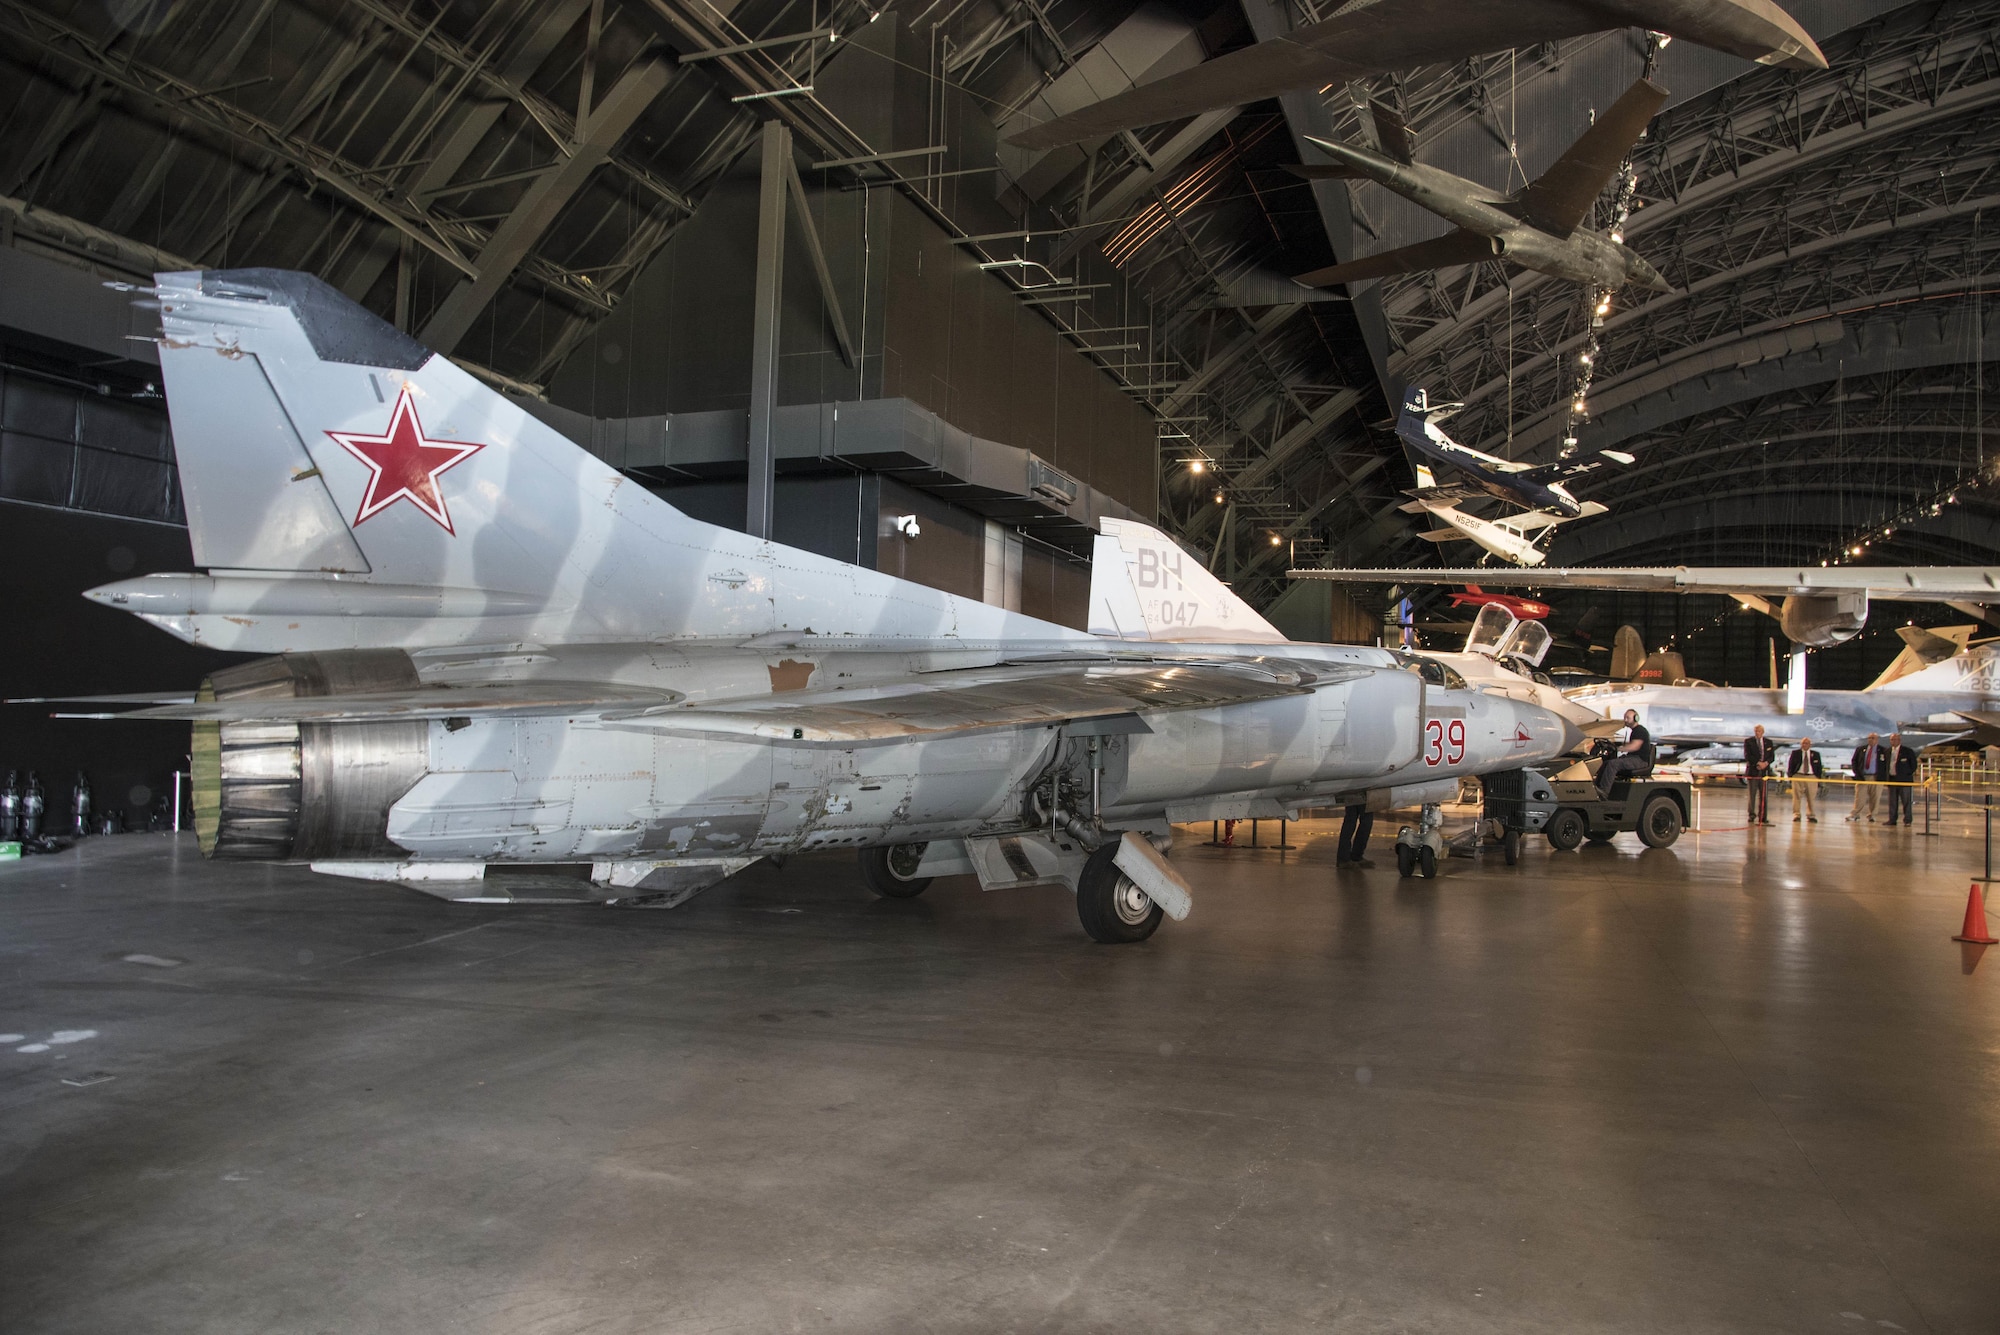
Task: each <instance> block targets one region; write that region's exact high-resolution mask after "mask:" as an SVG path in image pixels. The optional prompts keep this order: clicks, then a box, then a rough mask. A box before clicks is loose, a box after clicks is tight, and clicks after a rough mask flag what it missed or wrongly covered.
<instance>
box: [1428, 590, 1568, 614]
mask: <svg viewBox="0 0 2000 1335" xmlns="http://www.w3.org/2000/svg"><path fill="white" fill-rule="evenodd" d="M1488 603H1498V604H1499V605H1500V606H1502V607H1504V608H1506V609H1507V610H1508V611H1509V612H1512V613H1513V614H1514V615H1515V616H1516V617H1517V618H1519V619H1520V620H1522V621H1542V620H1546V619H1547V617H1548V615H1549V611H1550V608H1549V605H1548V604H1547V603H1543V602H1537V601H1535V600H1534V599H1533V598H1520V597H1516V596H1515V595H1513V594H1511V593H1487V592H1486V591H1484V590H1483V589H1481V588H1480V587H1479V586H1478V585H1477V584H1468V585H1466V586H1465V591H1464V592H1463V593H1461V592H1458V591H1456V590H1454V591H1453V592H1452V595H1451V605H1452V606H1453V607H1484V606H1486V605H1487V604H1488Z"/></svg>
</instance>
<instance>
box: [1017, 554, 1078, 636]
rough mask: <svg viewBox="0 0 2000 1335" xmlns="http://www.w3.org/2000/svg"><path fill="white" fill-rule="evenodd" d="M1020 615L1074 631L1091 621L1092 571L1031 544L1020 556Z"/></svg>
mask: <svg viewBox="0 0 2000 1335" xmlns="http://www.w3.org/2000/svg"><path fill="white" fill-rule="evenodd" d="M1021 611H1022V613H1023V614H1024V615H1027V616H1031V617H1040V618H1041V619H1042V620H1044V621H1053V622H1055V623H1056V624H1057V625H1059V626H1068V627H1070V628H1072V629H1074V630H1083V629H1085V628H1086V622H1087V621H1088V620H1089V617H1090V567H1089V566H1087V565H1084V564H1081V563H1080V562H1077V561H1072V560H1068V559H1066V558H1064V557H1063V556H1061V555H1058V554H1057V553H1055V552H1051V551H1049V550H1048V549H1047V548H1044V547H1038V546H1035V545H1034V544H1032V543H1030V544H1028V545H1027V546H1026V547H1025V548H1024V549H1023V550H1022V552H1021Z"/></svg>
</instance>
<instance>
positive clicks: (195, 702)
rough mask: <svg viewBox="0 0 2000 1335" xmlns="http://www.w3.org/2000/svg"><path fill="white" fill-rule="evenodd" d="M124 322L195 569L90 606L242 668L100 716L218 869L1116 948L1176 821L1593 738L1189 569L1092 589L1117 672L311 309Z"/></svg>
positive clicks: (1365, 788) (1137, 926)
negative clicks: (1108, 624)
mask: <svg viewBox="0 0 2000 1335" xmlns="http://www.w3.org/2000/svg"><path fill="white" fill-rule="evenodd" d="M140 295H141V296H143V297H146V298H149V299H150V300H149V303H148V304H150V305H153V306H156V308H157V310H158V311H159V313H160V319H161V324H162V336H161V338H160V339H159V348H160V358H161V363H162V366H163V369H164V372H165V376H166V385H167V401H168V410H169V413H170V414H171V417H172V424H173V430H174V439H175V442H176V447H177V455H178V460H177V462H178V467H179V470H180V478H181V485H182V491H183V494H184V496H185V500H186V507H187V514H188V527H189V534H190V537H191V540H192V545H193V551H194V559H195V564H196V565H197V566H198V567H200V568H201V573H196V574H156V575H150V576H146V577H143V578H134V579H125V580H119V581H117V582H115V583H112V584H107V585H104V586H102V587H99V588H96V589H93V590H91V591H90V593H89V594H88V596H89V597H90V598H91V599H93V600H94V601H96V602H98V603H100V604H103V605H105V606H108V607H113V608H119V609H122V610H125V611H128V612H131V613H133V614H134V615H137V616H139V617H141V618H143V619H144V620H146V621H147V622H149V623H151V624H152V625H155V626H157V627H159V628H161V629H162V630H165V631H167V632H168V633H170V634H172V635H175V636H176V637H178V638H180V639H183V640H186V641H189V642H191V643H195V644H202V645H207V646H211V647H214V648H217V649H225V650H234V651H238V652H246V653H254V654H260V655H266V656H265V657H261V658H258V659H256V660H254V661H252V662H249V663H245V664H242V665H239V666H235V667H231V668H227V669H224V670H222V671H218V672H216V673H215V674H213V675H212V676H211V677H209V678H208V679H207V680H206V681H204V682H203V683H202V684H201V686H200V688H199V690H197V691H195V692H192V693H181V694H170V695H168V696H165V697H161V696H157V695H144V694H142V695H140V696H137V697H134V696H120V697H110V698H100V699H98V700H96V701H94V702H92V703H93V704H94V705H96V706H97V708H96V709H95V710H94V711H93V712H95V713H97V714H103V713H109V712H111V709H110V707H113V706H120V705H139V706H142V707H140V708H137V709H134V710H132V711H131V713H129V714H126V715H120V716H121V717H137V718H154V719H187V720H192V721H193V723H194V725H195V726H194V741H193V754H194V760H193V764H194V797H195V827H196V834H197V837H198V839H199V842H200V846H201V849H202V851H203V852H204V853H205V854H207V855H208V856H210V857H217V858H244V859H263V860H281V861H283V860H288V861H304V862H309V863H310V864H311V866H312V867H313V869H314V870H316V871H321V872H326V873H332V874H336V875H343V876H351V877H361V878H365V879H371V880H379V881H391V882H401V883H405V884H408V885H411V886H414V887H416V888H419V889H424V890H428V891H430V892H432V893H434V894H437V895H440V896H442V897H445V898H448V899H458V900H471V901H476V902H493V901H496V900H506V899H509V898H512V897H516V896H517V895H519V894H520V893H523V892H522V891H520V890H519V889H518V887H522V886H528V885H535V886H540V885H541V883H540V882H534V881H527V880H519V879H516V880H512V881H510V880H509V879H508V878H507V877H506V876H504V875H489V874H488V872H489V869H491V868H494V867H499V868H500V869H501V871H503V872H504V871H507V870H509V869H510V868H511V869H515V870H518V869H520V868H527V869H529V870H534V869H536V868H548V867H549V866H550V865H551V864H567V866H568V867H570V868H574V869H576V870H577V871H578V872H580V873H582V874H585V875H587V876H588V877H589V879H588V881H583V880H581V879H580V878H579V880H577V881H575V882H560V883H561V884H566V885H569V884H573V885H576V886H578V887H579V888H578V889H577V890H576V891H575V894H576V895H577V896H579V897H582V898H588V899H596V900H599V901H604V902H615V903H636V904H646V905H654V906H662V907H666V906H671V905H672V904H675V903H678V902H680V901H681V900H682V899H685V898H686V897H687V896H689V895H691V894H694V893H697V892H698V891H700V890H702V889H704V888H706V887H707V886H710V885H713V884H715V883H716V882H718V881H720V880H722V879H723V878H725V877H727V876H729V875H731V874H733V873H735V872H737V871H740V870H741V869H742V868H744V867H746V866H748V865H750V864H751V863H752V862H754V861H756V860H757V859H759V858H762V857H765V856H769V855H773V854H789V853H795V852H801V851H804V850H810V849H825V848H854V849H857V850H859V851H860V855H861V858H862V866H863V871H864V874H865V876H866V877H867V879H868V881H869V884H870V885H871V886H872V887H873V888H874V889H875V890H876V891H877V892H878V893H881V894H884V895H888V896H894V897H907V896H910V895H914V894H917V893H920V892H921V891H922V890H923V889H924V887H925V886H926V885H927V884H928V882H929V880H930V879H931V878H932V877H934V876H937V875H946V874H965V873H970V874H974V875H976V876H977V877H978V878H979V880H980V883H981V884H982V885H983V886H985V887H986V888H989V889H993V888H999V887H1002V886H1017V885H1033V884H1050V883H1054V884H1062V885H1064V886H1067V887H1068V888H1069V889H1071V890H1072V891H1074V892H1075V894H1076V897H1077V901H1076V902H1077V911H1078V916H1079V917H1080V918H1081V920H1082V922H1083V925H1084V928H1085V929H1086V931H1088V932H1089V933H1090V935H1091V936H1093V937H1095V938H1096V939H1097V940H1100V941H1107V942H1116V941H1137V940H1141V939H1144V938H1145V937H1146V936H1148V935H1150V934H1151V933H1152V932H1153V930H1154V929H1155V927H1156V926H1157V925H1158V923H1159V921H1160V918H1161V916H1162V914H1163V913H1164V914H1167V915H1171V916H1173V917H1175V918H1177V919H1178V918H1183V917H1185V916H1186V915H1187V914H1188V912H1189V911H1190V910H1191V908H1192V905H1193V896H1192V894H1191V892H1190V890H1189V887H1188V885H1187V883H1186V881H1185V879H1184V878H1182V877H1181V876H1180V874H1179V873H1178V872H1177V871H1176V870H1175V869H1174V868H1173V866H1172V865H1171V864H1170V863H1169V862H1168V861H1167V860H1166V858H1165V856H1164V854H1163V852H1162V851H1161V850H1162V847H1163V846H1164V845H1166V844H1168V843H1169V842H1170V839H1171V829H1170V826H1171V823H1173V822H1177V821H1193V820H1207V819H1211V818H1214V817H1220V816H1240V815H1277V814H1280V813H1283V812H1288V811H1293V810H1296V809H1297V808H1299V807H1301V806H1304V805H1309V804H1311V805H1316V804H1320V803H1323V802H1326V801H1329V800H1338V798H1339V796H1340V795H1342V794H1346V793H1350V792H1362V793H1367V792H1371V791H1374V790H1377V789H1381V790H1394V789H1399V788H1407V787H1410V786H1413V785H1421V784H1427V783H1429V784H1434V783H1437V782H1440V781H1447V780H1454V779H1455V778H1456V777H1457V776H1459V775H1462V774H1476V773H1479V772H1481V771H1484V770H1490V769H1497V768H1513V767H1517V766H1519V765H1522V764H1525V763H1529V762H1532V761H1536V760H1542V759H1547V758H1550V757H1552V756H1555V755H1559V754H1561V753H1562V752H1563V751H1565V750H1567V749H1568V747H1569V745H1570V744H1571V742H1572V741H1574V740H1575V739H1576V738H1577V736H1578V732H1577V729H1576V728H1575V726H1574V725H1572V724H1570V723H1567V722H1566V721H1565V720H1564V719H1562V718H1560V717H1558V716H1557V715H1555V714H1553V713H1551V712H1549V711H1548V710H1546V709H1542V708H1540V707H1538V706H1536V705H1533V704H1528V703H1524V702H1521V701H1518V700H1514V699H1510V698H1507V697H1505V696H1501V695H1498V694H1494V693H1489V692H1481V691H1478V690H1474V689H1470V688H1468V687H1466V686H1464V685H1463V684H1462V683H1453V682H1451V681H1449V680H1443V681H1439V680H1432V679H1429V678H1427V677H1425V676H1423V675H1420V674H1419V673H1416V672H1413V671H1410V670H1407V665H1406V664H1404V663H1402V662H1401V661H1400V660H1399V659H1398V658H1397V656H1395V655H1393V654H1391V653H1388V652H1387V651H1384V650H1380V649H1374V648H1367V647H1358V646H1326V645H1301V644H1292V643H1289V642H1287V641H1286V640H1285V638H1284V636H1282V635H1281V634H1279V633H1278V632H1277V631H1276V630H1275V629H1274V628H1272V627H1271V626H1270V625H1269V624H1268V623H1267V622H1265V621H1264V620H1263V618H1261V617H1259V616H1258V615H1257V614H1256V613H1255V612H1254V611H1252V610H1251V609H1250V608H1249V607H1248V606H1247V605H1245V604H1243V603H1242V602H1241V601H1240V600H1238V599H1236V598H1235V596H1234V595H1233V594H1229V593H1228V591H1227V590H1226V589H1220V588H1219V586H1215V585H1214V584H1213V582H1212V581H1211V580H1207V579H1206V572H1205V571H1200V570H1198V569H1197V568H1196V567H1194V566H1193V565H1192V563H1166V562H1156V563H1155V564H1153V565H1152V566H1150V567H1143V568H1142V570H1141V572H1140V576H1141V577H1140V578H1139V579H1138V580H1137V582H1136V583H1135V582H1134V580H1133V577H1132V576H1131V575H1130V574H1128V571H1127V568H1126V566H1125V565H1124V563H1122V562H1118V563H1109V564H1107V566H1106V568H1105V569H1104V570H1102V571H1100V572H1098V573H1097V575H1096V576H1095V577H1094V579H1093V586H1094V587H1093V594H1092V601H1093V605H1095V604H1097V603H1098V601H1099V599H1100V593H1101V596H1102V600H1103V602H1104V604H1105V605H1106V606H1111V605H1113V602H1114V600H1116V605H1117V606H1119V607H1121V608H1124V609H1126V610H1127V611H1128V612H1129V610H1130V608H1131V606H1132V604H1133V603H1135V602H1137V601H1138V600H1139V599H1140V598H1141V597H1144V598H1149V599H1152V600H1154V602H1155V603H1156V604H1160V605H1164V606H1165V607H1166V608H1167V611H1166V612H1165V613H1164V615H1165V616H1166V617H1167V618H1168V619H1169V620H1170V621H1171V622H1172V623H1173V624H1175V625H1178V626H1179V627H1181V629H1182V631H1183V634H1182V635H1181V636H1180V637H1179V638H1177V639H1174V640H1162V639H1156V638H1152V637H1150V636H1149V635H1148V633H1147V631H1146V629H1145V626H1144V623H1143V619H1140V618H1129V617H1126V616H1124V615H1122V614H1121V620H1120V627H1121V635H1120V638H1115V639H1114V638H1106V637H1102V636H1097V635H1092V634H1088V633H1086V632H1082V631H1076V630H1071V629H1068V628H1065V627H1063V626H1059V625H1055V624H1052V623H1050V622H1045V621H1040V620H1036V619H1035V618H1032V617H1027V616H1022V615H1020V614H1019V613H1015V612H1009V611H1006V610H1003V609H1001V608H996V607H991V606H988V605H986V604H984V603H980V602H977V601H974V600H971V599H967V598H962V597H958V596H955V595H952V594H948V593H944V592H941V591H939V590H936V589H932V588H929V587H926V586H923V585H919V584H915V583H912V582H909V581H905V580H901V579H896V578H893V577H891V576H889V575H885V574H881V573H878V572H876V571H872V570H867V569H863V568H861V567H858V566H854V565H850V564H846V563H844V562H841V561H837V560H833V559H830V558H827V557H822V556H818V555H815V554H813V553H810V552H805V551H800V550H797V549H795V548H790V547H786V546H784V545H782V544H779V543H776V542H771V541H768V540H764V539H759V538H755V537H751V536H748V535H746V534H743V533H739V532H735V531H732V530H728V529H723V528H718V527H715V526H713V525H709V524H705V523H701V522H698V521H696V520H694V519H692V518H690V517H688V516H687V515H685V514H683V513H682V512H680V511H679V510H677V509H675V508H674V507H673V506H672V505H670V504H668V503H667V502H666V501H664V500H661V499H659V498H658V497H656V496H654V495H652V494H650V493H649V492H647V491H646V490H645V489H644V488H642V487H641V486H639V485H638V484H637V483H635V482H633V481H632V480H631V479H629V478H627V477H625V476H623V475H622V474H620V473H618V472H617V471H616V470H614V469H613V468H611V467H610V466H609V465H607V464H605V463H603V462H602V461H600V460H599V459H597V458H596V457H595V456H593V455H591V454H589V453H588V452H586V451H585V450H583V449H581V448H579V447H578V446H577V445H575V444H573V443H572V442H571V441H569V440H568V439H566V438H565V437H563V436H561V435H560V434H558V433H557V432H556V431H555V430H553V429H552V428H550V427H548V426H546V425H544V424H543V423H542V422H540V421H539V420H537V419H536V418H535V417H533V416H531V415H529V414H528V413H526V412H524V411H523V410H522V409H521V408H520V407H519V406H517V405H516V404H515V403H513V402H511V401H509V400H508V399H506V398H504V397H502V396H501V395H500V394H498V393H496V392H494V391H493V390H491V389H489V388H487V387H486V386H484V385H483V384H481V383H480V382H479V381H477V380H475V379H474V378H473V377H472V376H471V375H469V374H468V373H467V372H465V371H464V370H462V369H460V368H459V367H458V366H456V365H455V364H454V363H452V362H451V361H450V360H449V359H448V358H445V357H443V356H439V355H437V354H435V353H433V352H432V351H431V350H430V349H428V348H426V347H424V346H423V345H422V344H420V343H418V342H417V341H416V340H414V339H412V338H410V337H409V336H407V335H405V334H403V333H401V332H399V331H398V330H396V329H394V328H393V327H391V326H390V325H388V324H386V323H384V322H383V321H381V320H379V319H377V318H376V317H375V316H373V315H372V314H370V313H368V312H367V311H365V310H363V309H362V308H361V307H360V306H358V305H356V304H355V303H353V302H351V301H349V300H348V299H347V298H346V297H345V296H343V295H341V294H340V293H339V292H338V291H336V290H335V289H333V288H331V287H329V286H328V285H326V284H325V283H323V282H321V281H319V280H318V279H316V278H313V277H311V276H309V275H305V274H299V273H291V272H285V271H279V270H270V269H248V270H234V271H221V272H217V271H205V272H188V273H163V274H159V275H157V276H156V278H155V282H154V285H153V286H152V287H151V288H148V289H144V290H143V291H142V292H141V294H140ZM1104 580H1111V581H1114V583H1115V585H1116V586H1122V587H1112V588H1108V589H1104V590H1099V589H1098V588H1097V587H1096V585H1097V584H1098V583H1099V582H1101V581H1104ZM1126 626H1129V627H1130V633H1126V632H1125V630H1124V627H1126ZM510 886H512V887H517V888H514V889H510V888H509V887H510ZM534 893H535V894H537V895H539V894H541V893H544V889H537V890H535V891H534Z"/></svg>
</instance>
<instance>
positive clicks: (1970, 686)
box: [1567, 626, 2000, 760]
mask: <svg viewBox="0 0 2000 1335" xmlns="http://www.w3.org/2000/svg"><path fill="white" fill-rule="evenodd" d="M1977 629H1978V628H1977V627H1975V626H1949V627H1945V628H1943V629H1940V630H1922V629H1919V628H1917V627H1915V626H1901V627H1898V628H1897V632H1896V633H1897V634H1898V635H1900V636H1902V638H1903V641H1904V648H1903V652H1902V653H1901V654H1899V655H1897V657H1896V661H1895V662H1893V663H1891V664H1890V665H1889V667H1888V669H1887V670H1886V671H1884V672H1883V673H1882V675H1881V676H1880V677H1878V678H1876V679H1875V681H1874V682H1873V683H1872V684H1871V685H1870V686H1869V687H1868V688H1867V689H1866V690H1860V691H1817V690H1811V689H1804V688H1802V689H1799V690H1796V691H1789V690H1786V689H1782V688H1780V689H1775V690H1757V689H1747V688H1743V687H1725V686H1665V685H1650V684H1646V683H1644V682H1633V683H1625V682H1611V683H1607V684H1604V685H1597V686H1580V687H1577V688H1575V689H1574V690H1571V691H1569V692H1568V693H1567V694H1568V695H1569V698H1570V699H1571V700H1572V701H1574V702H1575V703H1577V704H1579V705H1582V706H1584V707H1586V708H1588V709H1589V710H1591V711H1592V712H1593V713H1595V714H1599V715H1601V716H1602V717H1604V718H1607V719H1612V718H1617V717H1619V716H1621V715H1622V714H1623V713H1624V711H1626V710H1627V709H1636V710H1638V711H1639V721H1640V722H1641V723H1644V724H1645V725H1646V728H1647V730H1648V731H1649V732H1651V733H1652V735H1653V738H1654V740H1656V741H1658V742H1661V743H1664V744H1675V745H1677V746H1678V748H1679V750H1680V751H1681V752H1682V754H1683V755H1685V754H1686V753H1687V752H1688V751H1689V750H1690V749H1691V748H1699V749H1701V750H1702V751H1703V752H1704V753H1706V754H1707V757H1708V758H1711V759H1721V760H1726V759H1727V758H1728V757H1729V756H1730V755H1732V754H1733V755H1734V756H1735V757H1736V758H1737V759H1738V760H1740V759H1741V756H1742V752H1741V743H1742V741H1743V739H1744V738H1745V737H1747V736H1749V735H1750V730H1751V729H1752V728H1755V727H1757V726H1758V725H1760V724H1761V725H1762V726H1763V728H1764V731H1765V734H1766V735H1767V736H1770V737H1773V738H1776V739H1777V740H1779V741H1797V740H1798V739H1799V738H1800V737H1811V738H1812V739H1813V740H1814V742H1815V743H1817V744H1820V745H1824V746H1826V747H1827V748H1828V749H1829V751H1831V750H1832V749H1834V748H1846V747H1852V746H1859V745H1860V744H1861V742H1862V741H1863V740H1864V739H1865V738H1866V737H1867V736H1868V734H1869V733H1871V732H1872V733H1876V734H1878V735H1880V736H1883V737H1887V736H1889V735H1890V734H1891V733H1894V732H1901V733H1902V734H1903V737H1904V740H1906V741H1907V742H1909V743H1910V745H1912V746H1917V747H1923V746H1929V745H1932V744H1934V743H1937V742H1943V741H1950V740H1953V739H1956V738H1969V739H1972V740H1975V741H1978V742H1979V743H1980V744H1981V745H1995V744H2000V647H1996V646H1995V645H1991V644H1981V645H1970V638H1971V636H1972V635H1973V634H1974V633H1975V632H1976V631H1977Z"/></svg>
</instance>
